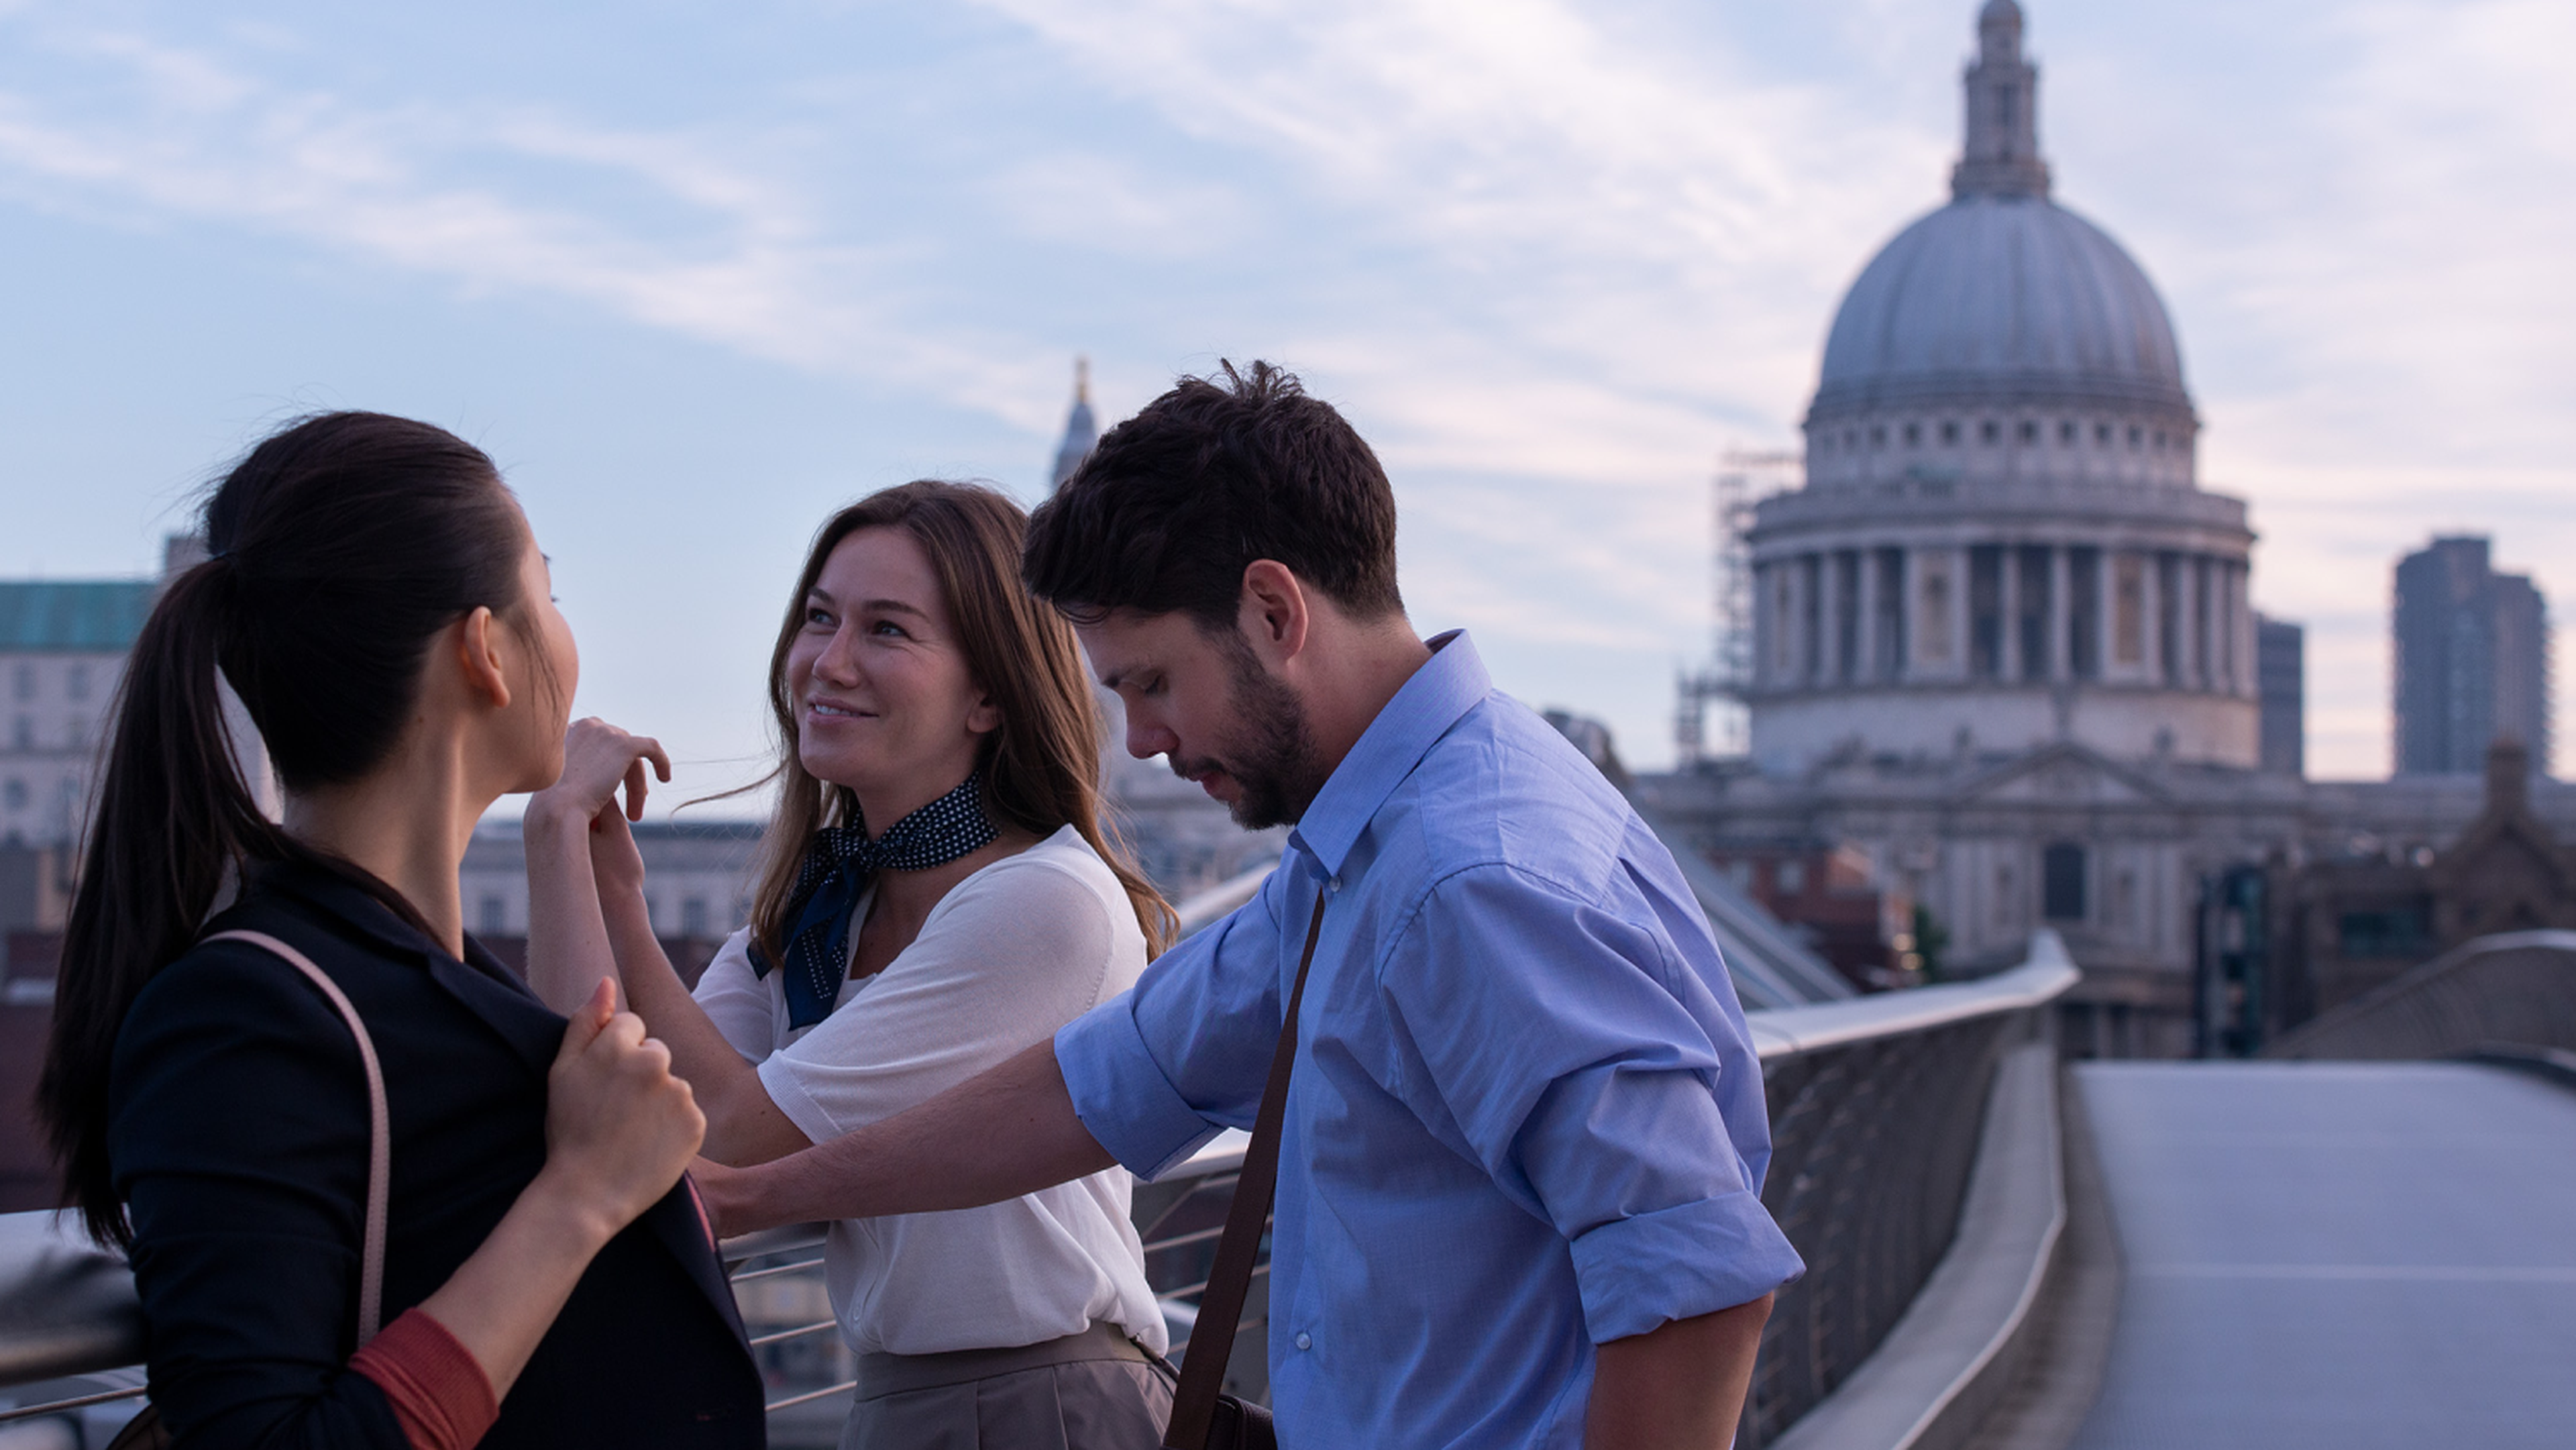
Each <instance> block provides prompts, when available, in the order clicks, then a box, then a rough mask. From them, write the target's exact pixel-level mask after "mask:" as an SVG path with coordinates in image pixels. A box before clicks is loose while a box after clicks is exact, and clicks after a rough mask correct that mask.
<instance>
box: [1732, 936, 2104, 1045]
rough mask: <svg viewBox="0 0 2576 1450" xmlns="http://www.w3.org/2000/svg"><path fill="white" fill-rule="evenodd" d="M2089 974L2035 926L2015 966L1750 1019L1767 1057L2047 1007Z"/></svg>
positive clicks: (2056, 940)
mask: <svg viewBox="0 0 2576 1450" xmlns="http://www.w3.org/2000/svg"><path fill="white" fill-rule="evenodd" d="M2082 975H2083V973H2082V972H2081V971H2079V970H2078V969H2077V968H2076V965H2075V963H2074V961H2073V960H2072V959H2071V958H2069V957H2068V956H2067V955H2066V943H2065V941H2064V940H2063V939H2061V938H2060V937H2059V936H2058V935H2057V933H2056V932H2053V931H2049V930H2047V929H2045V928H2042V929H2041V930H2039V931H2036V932H2033V933H2032V934H2031V939H2030V955H2029V957H2028V958H2027V959H2026V960H2024V961H2023V963H2022V964H2021V965H2020V966H2018V967H2014V968H2013V969H2011V970H2010V971H2005V972H1998V973H1996V974H1995V975H1993V976H1991V977H1979V978H1977V979H1975V980H1974V981H1967V982H1941V983H1936V984H1934V985H1932V986H1927V987H1914V988H1910V989H1908V990H1906V991H1902V992H1882V993H1880V994H1878V995H1877V996H1873V997H1856V998H1853V999H1852V1000H1850V1001H1848V1002H1819V1003H1817V1004H1815V1005H1814V1006H1810V1007H1775V1008H1773V1009H1771V1010H1770V1011H1767V1012H1747V1013H1745V1014H1744V1024H1745V1026H1746V1027H1747V1028H1749V1029H1750V1030H1751V1035H1752V1037H1753V1045H1754V1048H1755V1050H1756V1051H1758V1052H1760V1053H1761V1054H1762V1060H1763V1062H1765V1063H1766V1064H1767V1063H1772V1062H1778V1061H1780V1060H1782V1059H1785V1058H1792V1057H1799V1056H1802V1055H1804V1054H1807V1053H1811V1052H1824V1051H1828V1050H1830V1049H1832V1048H1837V1047H1847V1046H1850V1045H1851V1044H1853V1043H1855V1042H1863V1041H1867V1040H1869V1039H1871V1038H1879V1037H1899V1036H1903V1035H1905V1034H1907V1033H1911V1032H1927V1031H1930V1030H1931V1029H1933V1028H1935V1027H1946V1026H1948V1025H1950V1024H1951V1023H1954V1022H1965V1021H1968V1020H1970V1019H1972V1018H1977V1017H1987V1016H1993V1015H1996V1014H1999V1013H2005V1012H2023V1011H2028V1010H2029V1009H2031V1008H2033V1007H2040V1006H2045V1005H2046V1004H2048V1003H2049V1002H2051V1001H2054V1000H2056V998H2057V997H2058V996H2059V995H2060V994H2062V993H2064V992H2065V991H2066V989H2067V988H2069V987H2072V986H2074V985H2075V982H2076V979H2077V978H2079V977H2081V976H2082Z"/></svg>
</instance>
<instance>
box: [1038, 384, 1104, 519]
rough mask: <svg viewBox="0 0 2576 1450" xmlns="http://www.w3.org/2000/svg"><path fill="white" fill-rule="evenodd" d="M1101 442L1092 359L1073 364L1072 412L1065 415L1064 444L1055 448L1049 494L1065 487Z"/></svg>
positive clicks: (1048, 485)
mask: <svg viewBox="0 0 2576 1450" xmlns="http://www.w3.org/2000/svg"><path fill="white" fill-rule="evenodd" d="M1099 442H1100V422H1099V420H1098V419H1096V418H1094V417H1093V416H1092V414H1091V359H1089V358H1083V357H1078V358H1075V359H1074V360H1073V411H1071V412H1069V413H1067V414H1065V418H1064V441H1063V442H1061V443H1058V444H1057V445H1056V448H1055V475H1054V476H1053V477H1052V478H1050V479H1048V480H1047V492H1049V493H1053V492H1055V491H1056V490H1057V489H1059V488H1062V487H1064V481H1065V480H1066V479H1068V478H1071V477H1073V471H1074V470H1075V469H1077V468H1080V467H1081V466H1082V460H1084V459H1086V458H1089V457H1090V456H1091V450H1092V449H1093V448H1094V447H1095V446H1097V445H1098V444H1099Z"/></svg>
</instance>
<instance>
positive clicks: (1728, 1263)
mask: <svg viewBox="0 0 2576 1450" xmlns="http://www.w3.org/2000/svg"><path fill="white" fill-rule="evenodd" d="M1686 970H1687V968H1685V967H1684V966H1683V965H1682V963H1681V961H1680V959H1679V957H1678V955H1677V954H1676V953H1675V952H1674V950H1673V949H1672V947H1671V944H1670V943H1669V942H1668V941H1666V940H1665V939H1664V938H1663V937H1662V935H1661V934H1660V932H1659V931H1658V930H1657V929H1656V928H1655V927H1654V926H1653V925H1652V924H1651V920H1650V918H1646V917H1644V916H1643V915H1642V914H1628V915H1622V914H1619V913H1616V912H1613V911H1611V910H1608V909H1604V908H1603V907H1601V906H1598V905H1594V904H1592V903H1590V902H1587V901H1586V900H1583V899H1581V898H1580V897H1578V895H1577V894H1576V893H1575V892H1574V891H1573V890H1571V889H1570V888H1568V887H1566V886H1564V885H1563V884H1561V883H1557V882H1553V881H1549V880H1546V879H1544V878H1541V877H1538V876H1535V875H1532V874H1530V873H1528V872H1524V871H1520V870H1516V869H1514V868H1511V867H1508V866H1501V865H1493V866H1480V867H1476V868H1472V869H1470V870H1466V871H1462V872H1459V873H1458V874H1456V875H1453V876H1450V877H1448V878H1447V879H1445V880H1443V881H1441V882H1440V883H1438V884H1437V885H1436V886H1434V887H1433V889H1432V891H1431V893H1430V896H1429V898H1428V899H1427V900H1426V901H1425V902H1424V904H1423V906H1422V909H1421V910H1419V911H1418V912H1417V913H1416V914H1415V915H1414V917H1413V919H1412V921H1411V922H1410V923H1409V925H1408V926H1407V928H1406V930H1404V931H1403V933H1402V934H1401V935H1400V936H1399V937H1398V938H1397V940H1396V941H1395V942H1394V943H1393V944H1392V946H1391V948H1390V950H1389V951H1388V953H1387V955H1386V957H1385V958H1384V959H1383V961H1382V962H1381V964H1380V969H1379V980H1380V983H1381V989H1382V990H1383V991H1384V992H1385V993H1386V995H1387V998H1388V1001H1389V1007H1390V1013H1391V1015H1392V1016H1393V1017H1394V1018H1395V1019H1396V1021H1397V1022H1398V1024H1399V1025H1400V1027H1401V1028H1402V1030H1403V1032H1404V1034H1405V1036H1406V1037H1408V1038H1409V1039H1410V1042H1411V1044H1412V1045H1413V1048H1414V1052H1415V1053H1416V1054H1418V1058H1417V1060H1418V1063H1419V1073H1420V1075H1421V1077H1422V1079H1423V1080H1422V1081H1419V1082H1413V1083H1407V1084H1404V1085H1403V1086H1404V1088H1405V1089H1406V1090H1407V1092H1406V1095H1407V1096H1408V1097H1412V1098H1414V1099H1416V1104H1415V1107H1416V1111H1417V1112H1419V1113H1423V1114H1424V1115H1425V1117H1426V1120H1431V1121H1442V1122H1445V1123H1447V1124H1450V1125H1454V1131H1455V1133H1456V1134H1457V1136H1458V1137H1459V1138H1460V1139H1462V1140H1463V1142H1464V1145H1465V1148H1466V1150H1467V1151H1468V1152H1470V1153H1471V1154H1472V1155H1473V1156H1474V1157H1475V1158H1476V1159H1477V1160H1478V1161H1479V1162H1480V1163H1481V1164H1482V1165H1483V1167H1484V1169H1485V1171H1486V1172H1487V1173H1488V1174H1490V1175H1491V1176H1492V1178H1493V1180H1494V1182H1495V1184H1496V1186H1497V1187H1498V1188H1500V1189H1501V1190H1502V1191H1503V1192H1504V1193H1505V1194H1506V1195H1508V1196H1510V1197H1512V1198H1513V1199H1515V1200H1516V1201H1518V1202H1520V1203H1521V1204H1522V1206H1523V1207H1524V1208H1527V1209H1529V1210H1530V1211H1531V1212H1533V1213H1536V1214H1538V1215H1540V1216H1541V1217H1543V1218H1545V1219H1546V1220H1547V1221H1548V1222H1549V1223H1551V1224H1553V1225H1554V1226H1555V1228H1556V1230H1557V1232H1558V1233H1560V1234H1562V1235H1563V1236H1564V1237H1565V1239H1566V1240H1567V1242H1568V1244H1569V1245H1570V1246H1571V1250H1572V1255H1573V1262H1574V1269H1575V1277H1576V1280H1577V1283H1578V1285H1579V1287H1580V1291H1581V1294H1582V1299H1583V1312H1584V1320H1585V1325H1586V1328H1587V1330H1588V1331H1589V1333H1590V1334H1591V1337H1592V1339H1593V1340H1594V1342H1596V1343H1601V1342H1607V1341H1609V1340H1613V1339H1621V1338H1625V1337H1627V1336H1629V1335H1634V1334H1642V1333H1645V1332H1646V1331H1648V1330H1651V1329H1653V1328H1655V1327H1656V1326H1657V1325H1659V1324H1662V1323H1664V1322H1665V1321H1667V1320H1673V1319H1688V1318H1692V1317H1695V1316H1697V1315H1701V1314H1707V1313H1712V1312H1714V1311H1717V1310H1720V1309H1725V1308H1729V1307H1732V1306H1734V1305H1737V1304H1742V1303H1746V1302H1749V1301H1751V1300H1754V1299H1758V1298H1760V1297H1761V1296H1762V1295H1764V1294H1766V1293H1768V1292H1770V1291H1771V1290H1773V1289H1776V1288H1778V1287H1780V1286H1781V1285H1782V1284H1785V1283H1788V1282H1789V1281H1791V1280H1792V1279H1794V1278H1796V1277H1797V1276H1798V1274H1799V1273H1800V1272H1801V1271H1802V1269H1803V1265H1802V1264H1801V1263H1800V1262H1799V1259H1798V1255H1797V1252H1796V1251H1795V1250H1794V1249H1792V1248H1791V1247H1790V1246H1789V1242H1788V1239H1787V1238H1786V1236H1784V1235H1783V1234H1782V1233H1781V1232H1780V1229H1779V1226H1778V1225H1777V1224H1776V1223H1774V1222H1773V1221H1772V1218H1771V1215H1770V1213H1769V1212H1768V1211H1767V1210H1766V1209H1764V1208H1763V1206H1762V1201H1761V1195H1760V1188H1761V1185H1760V1183H1759V1182H1758V1181H1755V1180H1754V1178H1753V1176H1752V1172H1751V1170H1750V1168H1749V1166H1748V1165H1749V1163H1753V1162H1760V1161H1762V1160H1763V1159H1764V1158H1765V1157H1767V1152H1768V1144H1767V1143H1756V1144H1739V1143H1738V1142H1737V1141H1736V1139H1735V1137H1734V1136H1733V1135H1732V1134H1731V1133H1730V1131H1729V1127H1728V1123H1727V1120H1726V1114H1725V1112H1724V1110H1723V1107H1722V1104H1721V1100H1720V1092H1719V1089H1720V1087H1721V1083H1722V1081H1724V1080H1725V1078H1726V1075H1728V1074H1737V1073H1752V1074H1755V1075H1756V1076H1757V1079H1758V1074H1759V1072H1760V1066H1759V1061H1758V1059H1757V1058H1756V1057H1755V1056H1754V1054H1753V1053H1752V1051H1751V1050H1750V1048H1749V1046H1748V1045H1747V1044H1745V1043H1744V1042H1743V1041H1742V1040H1741V1038H1740V1037H1738V1036H1736V1034H1734V1032H1733V1030H1732V1028H1731V1026H1730V1025H1729V1024H1727V1023H1725V1022H1724V1021H1723V1020H1712V1019H1710V1018H1708V1017H1705V1016H1702V1015H1694V1014H1693V1013H1692V1012H1691V1011H1690V1010H1688V1008H1686V1007H1685V1005H1684V1002H1685V1000H1686V999H1687V998H1688V997H1689V996H1690V995H1691V994H1690V993H1689V992H1687V991H1686V990H1684V988H1685V987H1686V985H1687V984H1684V983H1682V982H1680V981H1678V980H1677V976H1678V974H1680V973H1682V972H1684V971H1686ZM1721 1039H1723V1040H1721ZM1726 1085H1727V1086H1729V1087H1731V1088H1736V1089H1738V1090H1740V1087H1741V1085H1740V1084H1738V1083H1727V1084H1726ZM1751 1131H1757V1132H1758V1131H1759V1126H1758V1124H1757V1125H1756V1126H1755V1127H1754V1128H1753V1129H1751ZM1748 1149H1750V1150H1751V1151H1750V1152H1748Z"/></svg>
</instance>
